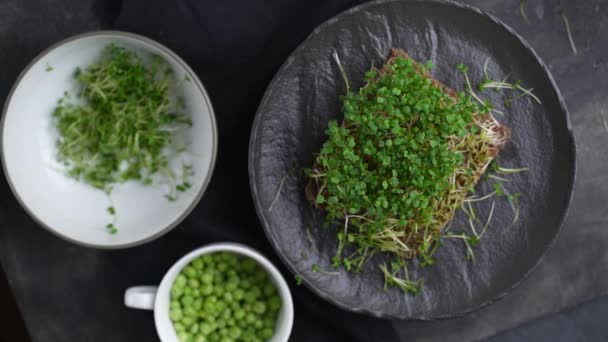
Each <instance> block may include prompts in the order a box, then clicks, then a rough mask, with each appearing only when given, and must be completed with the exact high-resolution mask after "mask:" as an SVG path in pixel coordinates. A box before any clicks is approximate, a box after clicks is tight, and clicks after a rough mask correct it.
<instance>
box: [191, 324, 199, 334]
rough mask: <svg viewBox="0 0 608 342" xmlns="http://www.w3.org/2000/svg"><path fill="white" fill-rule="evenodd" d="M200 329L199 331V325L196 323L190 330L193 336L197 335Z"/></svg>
mask: <svg viewBox="0 0 608 342" xmlns="http://www.w3.org/2000/svg"><path fill="white" fill-rule="evenodd" d="M198 329H199V325H198V324H196V323H194V324H192V325H191V326H190V330H189V331H190V333H191V334H196V333H198Z"/></svg>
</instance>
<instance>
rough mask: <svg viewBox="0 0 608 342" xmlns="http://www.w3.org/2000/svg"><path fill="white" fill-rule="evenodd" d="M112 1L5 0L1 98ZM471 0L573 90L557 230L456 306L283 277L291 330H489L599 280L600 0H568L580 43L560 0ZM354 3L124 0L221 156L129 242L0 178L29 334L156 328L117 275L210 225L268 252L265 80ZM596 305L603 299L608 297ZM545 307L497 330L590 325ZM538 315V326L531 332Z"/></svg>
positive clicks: (313, 336)
mask: <svg viewBox="0 0 608 342" xmlns="http://www.w3.org/2000/svg"><path fill="white" fill-rule="evenodd" d="M114 2H115V1H110V0H108V1H101V0H97V1H93V0H81V1H62V0H47V1H33V0H3V1H1V2H0V47H2V49H1V50H0V51H1V52H0V61H1V62H2V64H1V65H2V66H3V68H2V72H1V73H0V98H4V97H5V96H6V94H7V93H8V91H9V89H10V86H11V85H12V83H13V82H14V80H15V79H16V77H17V75H18V73H19V72H20V70H21V69H22V68H23V67H24V66H25V65H26V64H27V63H28V62H29V61H30V60H31V59H32V58H33V57H34V56H35V55H36V54H37V53H39V52H41V51H42V50H43V49H44V48H46V47H47V46H49V45H51V44H52V43H54V42H56V41H58V40H60V39H62V38H65V37H68V36H70V35H73V34H76V33H81V32H84V31H89V30H94V29H99V28H100V27H109V26H110V25H112V24H113V18H114V17H115V16H116V14H118V13H119V8H114V5H113V4H114ZM465 2H466V3H470V4H473V5H476V6H478V7H480V8H482V9H484V10H487V11H488V12H490V13H492V14H494V15H496V16H498V17H499V18H501V19H502V20H503V21H505V22H506V23H507V24H508V25H510V26H512V27H514V28H515V30H516V31H517V32H518V33H520V34H521V35H522V36H524V38H525V39H526V40H527V41H528V42H529V43H530V44H531V45H532V47H533V48H535V50H536V51H537V52H538V54H539V55H540V56H541V58H543V60H544V61H545V62H546V63H547V64H548V65H549V67H550V69H551V70H552V72H553V75H554V76H555V78H556V80H557V83H558V85H559V87H560V88H561V90H562V93H563V95H564V98H565V99H566V103H567V105H568V108H569V110H570V113H571V119H572V123H573V127H574V131H575V135H576V137H577V147H578V179H577V182H576V191H575V196H574V201H573V205H572V208H571V210H570V216H569V218H568V219H567V221H566V223H565V225H564V229H563V230H562V233H561V235H560V237H559V238H558V241H557V243H556V245H555V246H554V248H553V249H552V250H551V252H550V253H549V254H548V255H547V257H546V258H545V259H544V261H543V262H542V263H541V265H540V266H539V267H538V268H537V270H536V271H535V272H534V273H533V274H532V276H531V277H529V278H528V279H527V280H526V281H524V282H523V283H522V284H521V285H520V286H519V287H518V288H517V289H516V290H515V291H513V293H512V294H510V295H509V296H507V297H506V298H505V299H504V300H502V301H500V302H498V303H496V304H494V305H492V306H490V307H487V308H485V309H482V310H480V311H477V312H475V313H473V314H470V315H468V316H466V317H463V318H460V319H455V320H445V321H438V322H403V321H398V322H397V321H396V322H392V323H391V322H388V321H378V320H375V319H371V318H367V317H363V316H359V315H354V314H349V313H345V312H342V311H340V310H338V309H336V308H333V307H332V306H330V305H328V304H326V303H325V302H323V301H321V300H320V299H318V298H316V297H315V296H314V295H312V294H311V293H309V292H308V291H307V290H306V289H304V288H301V287H296V286H294V285H293V281H290V282H291V283H292V284H291V285H292V290H293V291H294V299H295V302H296V311H297V312H296V324H295V326H294V333H293V336H294V338H293V339H294V340H297V341H307V340H315V341H322V340H327V341H335V340H349V341H354V340H360V341H390V340H396V339H397V336H399V337H401V339H402V340H404V341H405V340H408V341H409V340H420V341H434V340H441V341H443V340H456V341H463V340H475V339H482V338H485V337H488V336H492V335H494V334H496V333H499V332H501V331H504V330H506V329H509V328H512V327H515V326H517V325H519V324H521V323H523V322H526V321H529V320H531V319H534V318H537V317H540V316H542V315H545V314H548V313H552V312H557V311H560V310H562V309H564V308H567V307H570V306H572V305H575V304H578V303H581V302H583V301H586V300H589V299H592V298H595V297H598V296H600V295H602V294H605V293H606V292H607V290H608V273H607V272H606V271H608V249H607V248H606V247H607V245H608V231H607V230H606V229H605V228H606V226H607V222H608V206H606V204H605V203H606V200H607V199H608V156H607V154H606V146H608V132H606V131H605V130H604V128H603V126H602V121H601V118H600V116H601V115H605V116H606V118H607V120H608V98H607V96H606V95H608V59H607V58H608V57H606V56H608V37H607V35H608V13H607V11H608V3H607V2H606V1H600V0H595V1H590V0H586V1H574V0H571V1H562V4H561V5H562V6H563V7H564V8H565V11H566V14H567V16H568V18H569V19H570V23H571V26H572V32H573V35H574V40H575V42H576V44H577V47H578V49H579V53H578V55H574V54H573V53H572V51H571V50H570V47H569V45H568V40H567V36H566V33H565V29H564V24H563V20H562V18H561V17H560V16H559V15H558V13H557V8H558V6H559V5H560V3H559V1H557V0H555V1H550V0H544V1H543V0H528V1H527V2H528V4H527V14H528V17H529V19H530V23H529V24H526V23H525V22H524V21H523V19H522V18H521V16H520V15H519V10H518V1H515V0H513V1H504V0H475V1H465ZM357 3H358V1H348V0H336V1H327V0H309V1H295V0H283V1H280V0H276V1H261V0H259V1H253V0H250V1H242V0H226V1H222V2H215V1H186V0H183V1H171V2H169V1H143V0H139V1H138V0H125V1H124V4H123V8H122V10H121V11H120V13H119V17H118V19H117V21H116V24H115V26H113V27H116V28H120V29H125V30H129V31H134V32H137V33H142V34H145V35H147V36H150V37H151V38H153V39H157V40H159V41H160V42H161V43H164V44H167V45H168V46H169V47H170V48H172V49H174V50H175V51H176V52H178V53H179V54H180V55H182V56H183V57H184V58H185V59H186V60H187V62H188V63H190V64H191V65H192V66H193V67H194V69H195V70H196V71H197V73H198V74H199V75H200V77H201V79H202V81H203V82H204V83H205V85H206V86H207V88H208V90H209V92H210V95H211V97H212V101H213V102H214V106H215V108H216V112H217V116H218V125H219V129H220V151H219V159H218V164H217V169H216V171H215V174H214V177H213V180H212V183H211V185H210V188H209V190H208V192H207V194H206V195H205V198H204V199H203V200H202V202H201V203H200V205H199V206H198V207H197V209H196V210H195V212H193V214H192V215H191V216H190V217H189V218H188V219H187V220H186V221H185V222H184V223H183V224H182V225H181V226H180V227H179V228H177V229H176V230H175V231H173V232H171V233H170V234H168V235H167V236H165V237H163V238H162V239H160V240H158V241H155V242H153V243H150V244H147V245H145V246H141V247H137V248H133V249H129V250H124V251H96V250H91V249H86V248H81V247H77V246H74V245H71V244H68V243H66V242H63V241H61V240H59V239H58V238H56V237H54V236H51V235H50V234H49V233H47V232H46V231H44V230H42V229H40V228H39V227H38V226H36V224H35V223H34V222H33V221H32V220H31V219H30V218H29V217H28V216H27V215H26V214H25V213H24V212H23V210H22V209H21V208H20V207H19V205H18V204H17V202H16V201H15V199H14V198H13V196H12V194H11V193H10V191H9V190H8V186H7V185H6V182H5V181H2V182H1V184H0V190H1V191H2V193H3V194H4V196H2V197H1V198H0V208H1V209H0V262H1V264H2V266H3V268H4V270H5V272H6V274H7V278H8V280H9V283H10V285H11V287H12V289H13V292H14V294H15V296H16V299H17V303H18V305H19V307H20V309H21V311H22V313H23V316H24V318H25V322H26V325H27V327H28V330H29V332H30V334H31V336H32V338H33V339H34V340H36V341H153V340H155V333H154V330H153V323H152V316H151V315H150V313H147V312H140V311H132V310H127V309H125V308H123V306H122V294H123V291H124V289H125V288H126V287H128V286H131V285H135V284H146V283H147V284H154V283H157V282H158V281H159V280H160V278H161V277H162V274H163V273H164V271H165V270H166V269H167V268H168V267H169V265H171V264H172V263H173V262H174V261H175V260H176V259H177V258H178V257H179V256H181V255H182V254H184V253H186V252H187V251H188V250H190V249H192V248H194V247H196V246H199V245H202V244H205V243H208V242H211V241H220V240H232V241H239V242H245V243H247V244H250V245H252V246H253V247H255V248H258V249H260V250H262V251H263V252H265V253H266V254H268V255H270V256H271V257H273V258H274V256H273V251H272V250H271V249H270V247H269V246H268V243H267V241H266V239H265V237H264V235H263V232H262V230H261V228H260V227H259V224H258V222H257V219H256V216H255V212H254V210H253V206H252V204H251V198H250V195H249V187H248V181H247V143H248V132H249V127H250V125H251V121H252V120H253V115H254V113H255V110H256V108H257V104H258V102H259V100H260V98H261V95H262V94H263V91H264V89H265V87H266V85H267V84H268V82H269V81H270V79H271V77H272V76H273V75H274V72H275V71H276V70H277V69H278V67H279V66H280V65H281V63H282V62H283V61H284V59H285V58H286V57H287V55H289V53H290V52H291V51H292V50H293V49H294V48H295V47H296V46H297V45H298V44H299V43H300V42H301V41H302V40H304V39H305V38H306V36H307V35H308V34H309V33H310V32H311V31H312V29H314V27H315V26H317V25H318V24H320V23H321V22H322V21H323V20H326V19H328V18H329V17H331V16H333V15H335V14H337V13H338V12H340V11H341V10H344V9H346V8H349V7H352V6H353V5H355V4H357ZM32 100H35V94H33V95H32ZM274 260H275V261H277V263H278V260H277V259H274ZM285 274H286V276H287V277H288V279H289V280H291V279H292V277H291V275H289V274H288V273H285ZM591 305H593V306H592V307H591V308H592V310H595V311H593V312H594V313H596V314H595V315H597V312H602V311H601V308H602V307H603V308H606V306H607V303H606V301H605V300H604V301H598V302H596V303H594V304H591ZM598 308H599V309H598ZM581 310H582V309H581ZM606 311H607V310H606V309H604V310H603V312H604V314H606ZM560 317H561V318H560ZM577 317H583V318H577ZM556 319H557V321H555V320H556ZM577 319H578V320H577ZM560 320H561V321H560ZM552 321H553V322H557V323H550V324H553V325H551V328H546V327H545V329H544V330H543V329H542V327H543V326H546V324H549V323H543V322H546V321H540V322H537V323H535V324H534V325H532V326H528V327H527V328H526V329H525V330H524V331H525V333H521V334H523V335H517V334H518V333H505V334H503V335H501V336H499V337H496V339H497V340H499V341H507V340H509V341H515V340H519V339H530V340H539V339H541V336H542V337H543V338H542V339H546V340H554V339H556V336H558V337H561V338H562V340H577V339H578V340H583V338H584V335H583V334H579V335H568V333H566V332H565V331H566V329H567V327H571V328H573V329H574V330H568V331H570V332H571V333H573V332H572V331H577V330H576V329H579V330H578V331H589V329H590V327H592V326H593V324H591V323H588V324H587V325H585V322H592V320H591V317H587V318H585V314H584V313H582V314H580V311H574V312H571V313H569V314H564V315H562V316H557V318H555V317H554V318H553V319H552ZM564 322H569V324H566V323H564ZM1 325H2V324H1V323H0V326H1ZM391 326H392V327H394V329H391ZM538 327H540V328H538ZM596 328H598V326H597V325H596ZM535 329H537V330H535ZM538 329H541V330H538ZM519 331H521V330H519ZM535 331H542V333H538V334H537V335H533V334H534V332H535ZM595 331H596V332H595V333H593V332H592V333H590V334H587V337H588V338H589V340H601V339H602V338H603V337H604V336H605V335H602V334H601V326H600V329H599V330H598V329H596V330H595ZM598 331H600V332H599V333H598ZM549 332H553V333H557V334H556V335H554V334H552V335H549ZM604 332H605V330H604ZM526 334H527V335H526ZM530 334H532V335H530ZM573 334H576V333H573ZM570 336H572V338H569V337H570ZM564 338H565V339H564Z"/></svg>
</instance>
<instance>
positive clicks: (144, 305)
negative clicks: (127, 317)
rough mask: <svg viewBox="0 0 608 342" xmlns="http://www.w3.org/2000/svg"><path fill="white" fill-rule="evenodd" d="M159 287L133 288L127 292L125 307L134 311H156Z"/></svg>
mask: <svg viewBox="0 0 608 342" xmlns="http://www.w3.org/2000/svg"><path fill="white" fill-rule="evenodd" d="M156 291H158V286H133V287H129V288H128V289H127V291H125V305H126V306H128V307H130V308H133V309H141V310H154V299H155V298H156Z"/></svg>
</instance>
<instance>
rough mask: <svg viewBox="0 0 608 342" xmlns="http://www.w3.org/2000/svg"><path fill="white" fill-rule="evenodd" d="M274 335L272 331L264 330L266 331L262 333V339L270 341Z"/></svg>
mask: <svg viewBox="0 0 608 342" xmlns="http://www.w3.org/2000/svg"><path fill="white" fill-rule="evenodd" d="M273 335H274V332H273V331H272V329H270V328H264V330H262V333H261V334H260V337H262V338H263V339H264V340H269V339H271V338H272V336H273Z"/></svg>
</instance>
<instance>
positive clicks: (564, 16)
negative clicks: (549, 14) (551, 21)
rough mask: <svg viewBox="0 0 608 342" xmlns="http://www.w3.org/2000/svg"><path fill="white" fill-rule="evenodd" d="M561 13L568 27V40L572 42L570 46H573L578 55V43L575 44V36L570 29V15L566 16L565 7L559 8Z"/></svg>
mask: <svg viewBox="0 0 608 342" xmlns="http://www.w3.org/2000/svg"><path fill="white" fill-rule="evenodd" d="M558 13H559V15H560V16H561V17H562V19H563V20H564V26H565V27H566V33H567V34H568V41H569V42H570V47H571V48H572V52H573V53H574V54H575V55H576V54H577V53H578V50H577V49H576V45H575V44H574V38H572V32H571V31H570V22H569V21H568V17H567V16H566V11H564V9H563V8H559V10H558Z"/></svg>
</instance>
